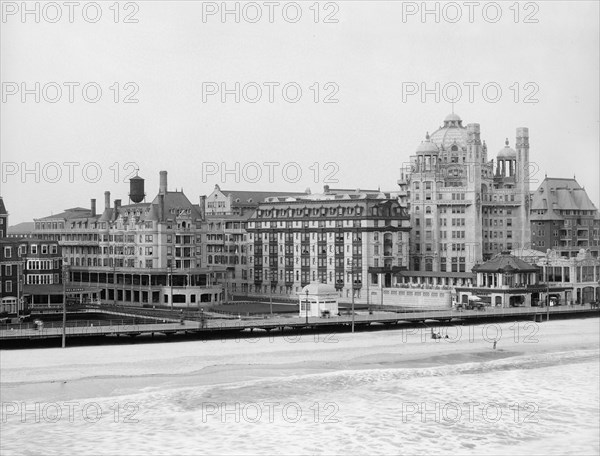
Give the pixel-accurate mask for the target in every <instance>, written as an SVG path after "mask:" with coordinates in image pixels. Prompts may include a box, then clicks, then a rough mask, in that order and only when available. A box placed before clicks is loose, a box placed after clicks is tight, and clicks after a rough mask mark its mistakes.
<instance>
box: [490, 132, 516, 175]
mask: <svg viewBox="0 0 600 456" xmlns="http://www.w3.org/2000/svg"><path fill="white" fill-rule="evenodd" d="M504 144H505V146H504V147H503V148H502V149H500V150H499V151H498V156H497V160H496V173H495V175H496V177H500V178H505V177H512V178H513V179H514V178H515V175H516V169H517V151H515V150H514V149H512V148H511V147H510V146H509V144H508V138H506V141H505V143H504Z"/></svg>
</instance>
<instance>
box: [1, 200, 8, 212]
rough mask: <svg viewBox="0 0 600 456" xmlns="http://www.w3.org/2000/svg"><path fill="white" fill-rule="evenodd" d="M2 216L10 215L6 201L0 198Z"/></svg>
mask: <svg viewBox="0 0 600 456" xmlns="http://www.w3.org/2000/svg"><path fill="white" fill-rule="evenodd" d="M0 215H8V212H6V206H4V200H3V199H2V197H1V196H0Z"/></svg>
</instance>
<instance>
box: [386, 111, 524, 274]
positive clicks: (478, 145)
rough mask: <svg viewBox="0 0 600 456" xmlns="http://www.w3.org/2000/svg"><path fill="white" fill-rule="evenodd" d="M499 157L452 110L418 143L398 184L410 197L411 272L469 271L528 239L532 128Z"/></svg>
mask: <svg viewBox="0 0 600 456" xmlns="http://www.w3.org/2000/svg"><path fill="white" fill-rule="evenodd" d="M515 148H516V150H515V149H513V148H512V147H510V145H509V141H508V139H507V140H506V143H505V146H504V147H503V148H502V149H500V151H499V152H498V154H497V157H496V159H495V160H493V159H492V160H490V159H489V158H488V148H487V145H486V144H485V141H483V142H482V140H481V133H480V126H479V124H476V123H472V124H468V125H467V126H466V127H465V126H463V122H462V119H461V118H460V117H459V116H458V115H456V114H454V113H453V114H450V115H449V116H447V117H446V119H445V120H444V124H443V126H442V127H440V128H438V129H437V130H436V131H434V133H432V134H431V135H429V134H427V135H426V137H425V141H423V142H422V143H421V145H419V147H418V148H417V150H416V154H415V155H412V156H411V158H410V166H409V167H408V169H407V172H406V173H405V174H404V175H403V176H402V178H401V179H400V180H399V181H398V184H399V185H400V188H401V190H402V191H404V192H406V193H407V195H408V201H409V210H410V217H411V225H412V231H411V234H410V242H411V264H410V267H411V270H414V271H423V272H429V273H433V274H435V273H438V272H440V273H468V272H470V271H471V269H472V268H473V267H474V266H475V265H476V264H478V263H481V262H482V261H485V260H488V259H489V258H491V257H492V256H493V255H495V254H497V253H499V252H501V251H503V250H511V249H513V248H518V247H521V246H524V245H526V246H528V245H529V243H530V231H529V228H530V225H529V177H528V175H527V173H528V169H529V131H528V129H527V128H518V129H517V133H516V144H515Z"/></svg>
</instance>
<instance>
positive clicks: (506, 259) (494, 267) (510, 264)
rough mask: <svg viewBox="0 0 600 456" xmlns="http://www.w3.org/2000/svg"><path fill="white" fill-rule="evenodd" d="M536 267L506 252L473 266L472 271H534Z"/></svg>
mask: <svg viewBox="0 0 600 456" xmlns="http://www.w3.org/2000/svg"><path fill="white" fill-rule="evenodd" d="M537 270H538V268H537V267H536V266H533V265H531V264H529V263H525V262H524V261H523V260H521V259H519V258H517V257H516V256H514V255H511V254H510V253H507V252H502V253H499V254H497V255H496V256H495V257H493V258H492V259H491V260H489V261H486V262H485V263H483V264H480V265H477V266H474V267H473V272H500V273H503V272H513V273H515V272H536V271H537Z"/></svg>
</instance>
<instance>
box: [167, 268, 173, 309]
mask: <svg viewBox="0 0 600 456" xmlns="http://www.w3.org/2000/svg"><path fill="white" fill-rule="evenodd" d="M168 278H169V301H170V302H171V312H172V311H173V266H172V265H169V275H168Z"/></svg>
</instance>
